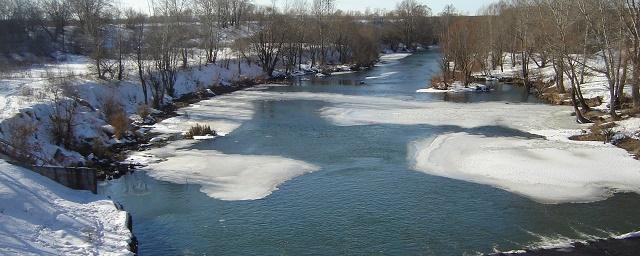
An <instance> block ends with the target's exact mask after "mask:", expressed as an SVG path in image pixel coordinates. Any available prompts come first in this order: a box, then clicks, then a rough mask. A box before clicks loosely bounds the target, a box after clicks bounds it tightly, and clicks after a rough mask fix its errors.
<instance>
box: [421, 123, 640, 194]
mask: <svg viewBox="0 0 640 256" xmlns="http://www.w3.org/2000/svg"><path fill="white" fill-rule="evenodd" d="M462 145H464V146H462ZM409 158H410V160H411V162H412V163H413V168H414V169H416V170H419V171H422V172H425V173H428V174H433V175H437V176H443V177H448V178H453V179H459V180H465V181H470V182H474V183H480V184H485V185H491V186H494V187H497V188H501V189H504V190H507V191H510V192H513V193H517V194H521V195H524V196H527V197H529V198H531V199H533V200H536V201H538V202H542V203H566V202H592V201H598V200H603V199H606V198H607V197H609V196H611V194H612V193H613V192H636V193H640V162H638V161H637V160H634V159H633V158H631V157H629V154H628V153H627V152H626V151H625V150H623V149H620V148H616V147H614V146H611V145H606V144H593V143H592V144H587V143H572V142H564V141H550V140H545V139H527V138H518V137H485V136H482V135H470V134H467V133H453V134H444V135H440V136H437V137H435V138H434V139H428V140H423V141H417V142H414V143H412V145H411V146H410V154H409Z"/></svg>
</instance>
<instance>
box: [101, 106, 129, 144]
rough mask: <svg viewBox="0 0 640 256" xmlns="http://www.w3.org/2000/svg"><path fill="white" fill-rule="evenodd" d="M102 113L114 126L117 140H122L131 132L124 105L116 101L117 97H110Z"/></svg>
mask: <svg viewBox="0 0 640 256" xmlns="http://www.w3.org/2000/svg"><path fill="white" fill-rule="evenodd" d="M102 112H103V113H104V115H105V117H106V118H107V122H108V123H109V124H110V125H111V126H113V129H114V136H115V137H116V139H121V138H122V137H123V136H124V135H125V134H126V133H127V131H128V130H129V118H128V117H127V113H126V112H125V110H124V108H123V107H122V105H120V103H118V102H117V101H116V100H115V97H110V98H108V99H106V100H105V102H104V103H103V106H102Z"/></svg>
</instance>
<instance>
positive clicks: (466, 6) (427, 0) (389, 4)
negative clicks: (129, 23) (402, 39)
mask: <svg viewBox="0 0 640 256" xmlns="http://www.w3.org/2000/svg"><path fill="white" fill-rule="evenodd" d="M120 1H121V3H123V5H124V6H132V7H134V8H136V9H139V10H147V9H148V8H147V2H148V0H129V1H127V0H120ZM285 1H286V0H277V2H278V4H283V3H284V2H285ZM307 1H309V2H311V1H313V0H307ZM400 1H401V0H337V5H338V8H339V9H342V10H360V11H364V10H365V9H366V8H367V7H369V8H371V9H372V10H373V9H376V8H380V9H387V10H391V9H393V8H395V6H396V4H397V3H398V2H400ZM418 2H421V3H422V4H426V5H427V6H429V8H431V10H433V12H434V14H437V13H439V12H440V11H442V9H443V7H444V6H445V5H447V4H453V5H454V6H455V7H456V9H458V10H459V11H463V12H465V13H466V14H471V15H473V14H476V11H477V10H478V9H480V8H481V7H483V6H485V5H488V4H490V3H492V2H494V0H418ZM254 3H256V4H263V5H271V0H254Z"/></svg>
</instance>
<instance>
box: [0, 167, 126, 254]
mask: <svg viewBox="0 0 640 256" xmlns="http://www.w3.org/2000/svg"><path fill="white" fill-rule="evenodd" d="M126 222H127V213H126V212H124V211H120V210H118V209H117V208H116V207H115V205H114V203H113V202H112V201H110V200H106V198H104V197H102V196H98V195H93V194H91V193H90V192H88V191H76V190H71V189H69V188H67V187H64V186H62V185H60V184H58V183H55V182H54V181H52V180H49V179H48V178H46V177H44V176H41V175H39V174H37V173H34V172H32V171H30V170H27V169H24V168H21V167H17V166H14V165H11V164H9V163H7V162H5V161H4V160H0V255H133V253H131V252H130V251H129V245H128V242H129V241H130V239H131V236H132V235H131V232H130V231H129V230H128V229H127V225H126Z"/></svg>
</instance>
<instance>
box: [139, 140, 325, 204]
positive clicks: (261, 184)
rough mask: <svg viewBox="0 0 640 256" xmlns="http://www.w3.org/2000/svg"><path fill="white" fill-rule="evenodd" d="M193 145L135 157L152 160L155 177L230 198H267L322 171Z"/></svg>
mask: <svg viewBox="0 0 640 256" xmlns="http://www.w3.org/2000/svg"><path fill="white" fill-rule="evenodd" d="M191 145H193V142H188V141H178V142H173V143H171V144H169V145H168V146H166V147H163V148H160V149H153V150H150V151H147V152H145V153H144V154H137V155H134V156H133V157H134V158H133V159H132V160H141V159H147V161H149V159H151V162H149V163H148V164H149V166H148V168H146V169H147V170H148V172H147V173H148V174H149V175H150V176H151V177H153V178H156V179H159V180H163V181H168V182H173V183H178V184H186V183H188V184H199V185H202V187H201V189H200V190H201V191H202V192H203V193H205V194H207V195H208V196H210V197H213V198H217V199H220V200H228V201H235V200H257V199H261V198H264V197H267V196H269V195H270V194H271V193H272V192H273V191H275V190H277V189H278V185H280V184H282V183H284V182H285V181H288V180H290V179H293V178H295V177H297V176H300V175H303V174H305V173H310V172H313V171H316V170H319V167H317V166H315V165H312V164H308V163H305V162H302V161H298V160H293V159H288V158H284V157H279V156H262V155H231V154H224V153H221V152H218V151H215V150H196V149H187V147H189V146H191ZM150 156H151V157H150ZM154 159H155V160H154Z"/></svg>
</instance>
